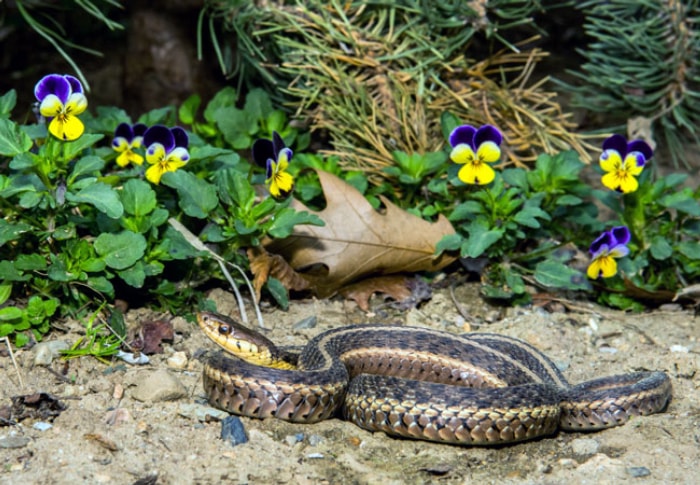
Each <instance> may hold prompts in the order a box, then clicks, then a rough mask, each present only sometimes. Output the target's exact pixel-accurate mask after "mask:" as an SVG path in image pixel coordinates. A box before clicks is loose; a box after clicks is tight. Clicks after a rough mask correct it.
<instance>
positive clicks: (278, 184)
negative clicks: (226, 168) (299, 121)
mask: <svg viewBox="0 0 700 485" xmlns="http://www.w3.org/2000/svg"><path fill="white" fill-rule="evenodd" d="M291 159H292V150H291V149H290V148H287V146H286V145H285V144H284V140H282V137H281V136H280V135H279V134H278V133H277V132H276V131H273V132H272V140H268V139H266V138H261V139H259V140H255V143H253V160H254V161H255V163H256V164H258V165H260V166H262V167H265V183H266V184H267V185H268V186H269V188H270V195H272V197H273V198H275V199H284V198H286V197H287V196H289V194H291V193H292V190H294V177H292V175H291V174H290V173H289V172H287V169H288V168H289V161H290V160H291Z"/></svg>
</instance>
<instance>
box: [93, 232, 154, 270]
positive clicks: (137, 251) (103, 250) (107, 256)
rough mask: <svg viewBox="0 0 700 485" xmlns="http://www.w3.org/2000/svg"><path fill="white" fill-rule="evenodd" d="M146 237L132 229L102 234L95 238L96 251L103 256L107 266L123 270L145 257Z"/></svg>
mask: <svg viewBox="0 0 700 485" xmlns="http://www.w3.org/2000/svg"><path fill="white" fill-rule="evenodd" d="M145 250H146V239H145V238H144V237H143V236H142V235H141V234H137V233H135V232H131V231H122V232H121V233H119V234H107V233H103V234H100V235H99V236H98V237H97V239H95V251H97V254H99V255H100V256H102V257H103V258H104V260H105V263H107V266H109V267H110V268H114V269H117V270H123V269H126V268H128V267H129V266H131V265H133V264H134V263H136V262H137V261H138V260H140V259H141V258H143V255H144V252H145Z"/></svg>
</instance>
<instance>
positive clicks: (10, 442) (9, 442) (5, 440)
mask: <svg viewBox="0 0 700 485" xmlns="http://www.w3.org/2000/svg"><path fill="white" fill-rule="evenodd" d="M29 441H30V439H29V438H27V437H26V436H4V437H2V438H0V448H8V449H9V448H24V447H25V446H27V445H28V444H29Z"/></svg>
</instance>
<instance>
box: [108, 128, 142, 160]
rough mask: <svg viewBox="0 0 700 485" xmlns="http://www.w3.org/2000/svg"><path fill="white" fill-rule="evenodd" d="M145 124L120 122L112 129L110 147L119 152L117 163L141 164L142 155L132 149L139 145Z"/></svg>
mask: <svg viewBox="0 0 700 485" xmlns="http://www.w3.org/2000/svg"><path fill="white" fill-rule="evenodd" d="M146 129H147V127H146V125H144V124H143V123H136V124H134V125H130V124H129V123H120V124H119V126H117V129H116V130H115V131H114V140H112V148H113V149H114V151H116V152H117V153H119V156H117V165H119V166H120V167H126V166H127V165H129V163H133V164H134V165H141V164H142V163H143V157H142V156H141V155H139V154H138V153H136V152H135V151H134V150H135V149H137V148H140V147H141V143H142V142H143V135H144V133H146Z"/></svg>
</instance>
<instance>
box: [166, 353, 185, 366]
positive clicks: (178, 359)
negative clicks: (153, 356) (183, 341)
mask: <svg viewBox="0 0 700 485" xmlns="http://www.w3.org/2000/svg"><path fill="white" fill-rule="evenodd" d="M187 361H188V359H187V354H186V353H185V352H173V355H171V356H170V357H168V360H167V361H166V363H167V364H168V367H170V368H171V369H178V370H182V369H185V368H186V367H187Z"/></svg>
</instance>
